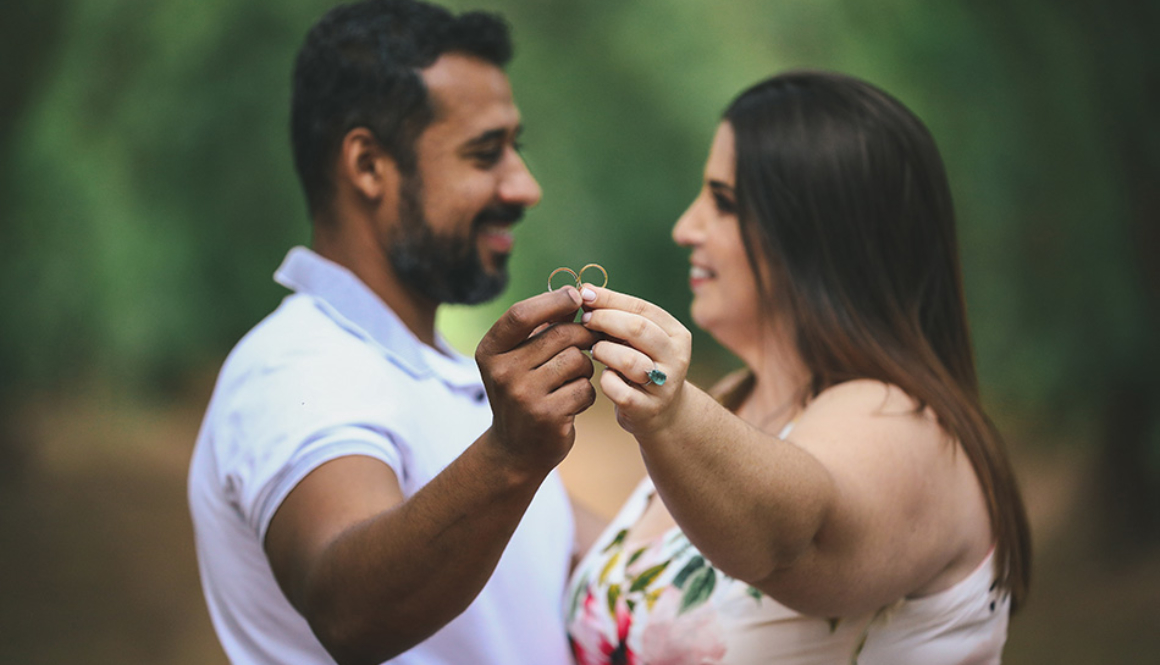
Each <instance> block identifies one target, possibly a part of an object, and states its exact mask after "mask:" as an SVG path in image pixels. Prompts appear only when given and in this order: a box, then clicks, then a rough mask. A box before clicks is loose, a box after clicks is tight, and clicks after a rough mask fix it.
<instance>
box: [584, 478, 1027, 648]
mask: <svg viewBox="0 0 1160 665" xmlns="http://www.w3.org/2000/svg"><path fill="white" fill-rule="evenodd" d="M654 494H655V489H654V487H653V485H652V482H651V481H650V480H649V479H648V478H646V479H645V480H644V481H642V483H641V484H640V486H639V487H638V488H637V489H636V491H635V492H634V493H633V494H632V495H631V496H630V497H629V499H628V501H627V502H626V503H625V505H624V507H623V508H622V509H621V512H620V514H619V515H617V516H616V518H615V519H614V520H613V522H612V524H611V525H610V526H609V527H608V529H607V530H606V531H605V532H604V534H602V535H601V537H600V538H599V539H598V541H597V543H596V545H595V546H594V547H593V549H592V550H591V551H590V552H589V553H588V555H587V556H586V557H585V558H584V560H583V561H582V562H581V563H580V565H579V566H578V567H577V569H576V571H575V572H574V573H573V577H572V582H571V584H570V585H569V593H568V596H567V598H566V603H567V605H566V607H565V618H566V622H567V628H568V637H569V642H570V644H571V648H572V653H573V656H574V658H575V660H576V663H577V665H750V664H752V665H756V664H758V663H760V664H762V665H765V664H768V663H861V664H862V665H868V664H870V663H891V664H896V665H901V664H906V663H915V664H917V663H923V664H925V665H932V664H935V665H937V664H938V663H998V662H999V656H1000V655H1001V652H1002V647H1003V643H1004V642H1005V640H1006V630H1007V610H1008V606H1007V599H1006V597H1005V596H1003V595H1000V594H997V593H996V592H995V589H994V585H993V584H992V583H991V577H992V574H991V569H990V562H991V557H990V556H989V557H987V559H986V561H984V563H983V565H981V566H980V567H979V570H978V571H976V573H974V574H973V575H971V576H969V577H968V578H967V579H966V580H964V581H963V582H960V583H959V584H958V585H956V586H954V587H952V588H951V589H949V590H948V591H945V592H940V593H938V594H934V595H933V596H929V597H927V598H923V599H918V600H917V601H900V602H899V603H897V604H895V605H894V606H892V607H891V608H883V609H882V610H879V611H878V612H876V613H871V614H868V615H866V616H862V617H853V618H843V619H824V618H816V617H807V616H804V615H802V614H799V613H797V612H795V611H793V610H791V609H789V608H787V607H785V606H783V605H781V604H780V603H778V602H777V601H775V600H773V599H772V598H769V597H768V596H765V595H764V594H762V593H761V592H760V591H758V590H757V589H755V588H753V587H752V586H750V585H749V584H747V583H745V582H742V581H739V580H736V579H733V578H730V577H729V576H727V575H725V574H723V573H722V572H721V571H720V570H717V569H716V568H714V567H713V565H712V564H710V563H709V562H708V561H707V560H706V559H705V558H704V557H703V556H702V555H701V553H700V552H698V551H697V549H696V548H695V547H694V546H693V545H692V544H691V543H690V542H689V540H688V538H686V537H685V535H684V533H683V532H682V531H681V530H680V528H679V527H674V528H672V529H670V530H669V531H667V532H666V533H664V534H662V535H660V536H659V537H657V538H654V539H652V540H650V541H645V542H639V543H632V542H628V539H629V533H630V528H631V526H632V525H633V524H635V523H636V521H637V520H638V519H640V517H641V515H642V514H643V513H644V511H645V509H646V508H647V506H648V504H649V501H650V500H651V499H652V497H653V495H654ZM868 637H869V638H870V639H869V640H868Z"/></svg>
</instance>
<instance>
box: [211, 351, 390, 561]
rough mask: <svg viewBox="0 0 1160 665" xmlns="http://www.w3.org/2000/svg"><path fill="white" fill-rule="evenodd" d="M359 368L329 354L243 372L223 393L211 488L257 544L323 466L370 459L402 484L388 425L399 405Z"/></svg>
mask: <svg viewBox="0 0 1160 665" xmlns="http://www.w3.org/2000/svg"><path fill="white" fill-rule="evenodd" d="M359 363H364V364H359ZM367 369H368V368H367V366H366V365H365V359H358V358H354V359H350V358H341V357H340V358H338V359H337V360H336V358H335V354H333V353H332V354H330V355H329V356H328V357H311V358H301V357H296V358H292V359H291V361H290V362H277V363H269V364H263V365H261V366H259V367H257V368H255V367H254V366H252V365H251V366H250V367H249V368H248V370H249V371H247V372H245V373H244V375H241V376H237V377H236V382H235V383H234V385H232V386H230V387H229V389H228V390H227V391H226V392H227V395H225V396H223V397H224V398H225V399H224V400H223V403H222V404H221V407H222V408H221V411H220V412H219V414H218V415H217V419H216V422H215V429H216V431H217V433H218V434H219V435H220V437H219V438H218V441H217V442H216V447H217V449H218V451H217V452H218V454H217V458H218V461H219V464H220V468H219V469H218V476H219V481H220V482H223V483H224V486H225V487H226V491H227V494H228V495H229V500H230V501H231V503H232V504H233V505H234V506H235V508H236V509H237V510H238V512H239V514H240V516H241V517H242V519H243V520H244V521H245V522H246V524H247V525H248V527H249V528H251V529H253V530H254V532H255V533H256V534H257V535H258V537H259V538H261V539H264V538H265V535H266V529H267V527H268V526H269V524H270V520H271V518H272V517H273V516H274V513H275V512H276V511H277V510H278V507H279V506H280V505H281V504H282V501H283V500H284V499H285V498H286V496H287V495H288V494H289V493H290V491H291V490H293V489H294V487H295V486H296V485H297V484H298V483H299V482H301V481H302V479H303V478H305V477H306V476H307V475H308V474H309V473H310V472H311V471H313V470H314V469H316V468H318V467H319V466H320V465H322V464H324V463H326V462H329V461H331V460H334V459H337V458H339V457H345V456H348V455H361V456H366V457H370V458H372V459H377V460H379V461H381V462H383V463H384V464H386V465H387V466H389V467H390V468H391V470H392V471H393V472H394V473H395V475H396V476H397V477H398V478H399V482H400V483H403V482H404V481H405V480H406V459H407V455H406V453H405V450H407V448H406V445H405V442H404V441H402V440H401V439H400V435H399V433H398V430H397V427H395V426H393V424H395V423H398V422H399V419H400V409H401V408H403V405H404V404H405V403H406V401H405V400H404V399H403V396H402V395H400V394H399V390H400V389H399V388H398V387H397V386H392V385H391V382H390V381H383V380H382V379H381V374H380V373H376V372H370V371H367ZM359 370H361V371H359Z"/></svg>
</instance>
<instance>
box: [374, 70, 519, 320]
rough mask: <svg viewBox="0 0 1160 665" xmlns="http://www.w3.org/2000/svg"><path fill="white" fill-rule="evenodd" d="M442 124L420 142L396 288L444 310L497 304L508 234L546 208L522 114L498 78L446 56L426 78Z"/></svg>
mask: <svg viewBox="0 0 1160 665" xmlns="http://www.w3.org/2000/svg"><path fill="white" fill-rule="evenodd" d="M423 79H424V81H425V82H426V84H427V89H428V92H429V94H430V99H431V104H432V106H433V107H434V109H435V120H434V121H433V122H432V123H431V124H430V125H429V126H428V127H427V129H426V130H424V131H423V133H422V134H421V135H420V136H419V138H418V139H417V141H416V143H415V154H416V156H417V158H418V166H417V169H416V173H415V174H414V175H411V176H404V177H403V179H402V182H401V184H400V187H399V189H400V191H399V211H398V212H399V219H398V224H397V225H396V226H395V227H394V229H393V231H392V234H391V236H390V238H389V241H390V242H389V249H388V255H389V257H390V260H391V264H392V266H393V267H394V269H395V272H396V274H397V275H398V276H399V279H400V280H402V281H403V283H404V284H405V285H406V286H407V288H409V289H411V290H412V291H414V292H416V293H419V294H421V295H423V296H425V297H426V298H428V299H430V300H432V301H435V302H439V303H458V304H474V303H479V302H483V301H486V300H490V299H492V298H494V297H496V296H497V295H499V293H500V292H501V291H503V288H504V286H506V284H507V269H506V267H507V259H508V256H509V255H510V253H511V251H512V244H513V241H512V234H511V227H512V225H514V224H515V222H516V221H518V220H519V219H520V217H521V216H522V215H523V211H524V208H526V207H529V206H533V205H535V204H536V203H537V202H539V200H540V186H539V184H538V183H536V180H535V178H533V177H532V175H531V173H529V172H528V169H527V167H526V166H525V165H524V162H523V159H522V158H521V157H520V155H519V153H518V151H517V148H518V144H517V142H516V140H517V137H518V136H519V133H520V129H521V126H520V114H519V110H518V109H516V106H515V102H514V101H513V99H512V92H511V86H510V85H509V84H508V80H507V76H506V75H505V74H504V73H503V71H502V70H501V69H499V68H498V67H495V66H493V65H491V64H489V63H486V62H484V61H482V60H479V59H476V58H473V57H470V56H465V55H460V54H455V53H449V54H445V55H443V56H442V57H440V58H439V59H438V60H436V61H435V64H433V65H431V66H430V67H429V68H427V69H425V70H423Z"/></svg>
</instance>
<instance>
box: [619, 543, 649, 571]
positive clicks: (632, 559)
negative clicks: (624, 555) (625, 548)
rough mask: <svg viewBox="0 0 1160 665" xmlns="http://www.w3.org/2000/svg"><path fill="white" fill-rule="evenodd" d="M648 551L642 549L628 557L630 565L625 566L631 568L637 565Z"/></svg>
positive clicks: (645, 548) (644, 548)
mask: <svg viewBox="0 0 1160 665" xmlns="http://www.w3.org/2000/svg"><path fill="white" fill-rule="evenodd" d="M646 551H648V548H647V547H642V548H640V549H639V550H637V551H635V552H633V553H632V556H630V557H628V563H626V564H624V565H625V567H626V568H627V567H628V566H631V565H632V564H634V563H636V560H637V559H639V558H640V557H641V555H642V554H644V553H645V552H646Z"/></svg>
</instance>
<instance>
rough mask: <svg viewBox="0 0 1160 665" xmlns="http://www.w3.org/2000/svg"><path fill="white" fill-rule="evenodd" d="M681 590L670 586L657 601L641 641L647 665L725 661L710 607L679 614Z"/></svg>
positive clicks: (706, 664)
mask: <svg viewBox="0 0 1160 665" xmlns="http://www.w3.org/2000/svg"><path fill="white" fill-rule="evenodd" d="M681 597H682V593H681V590H680V589H678V588H676V587H673V586H670V587H668V588H666V589H665V590H664V592H663V593H661V595H660V597H659V598H657V602H656V605H654V606H653V608H652V612H651V613H650V614H649V620H648V625H647V626H645V629H644V631H643V633H642V634H641V640H640V660H641V662H642V663H644V664H646V665H716V664H717V663H720V662H721V659H722V658H724V657H725V643H724V641H722V638H721V625H720V624H719V623H717V614H716V612H715V610H714V608H713V605H712V604H709V603H705V604H703V605H699V606H697V607H695V608H691V609H688V610H686V611H685V613H684V614H681V613H680V608H681Z"/></svg>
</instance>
